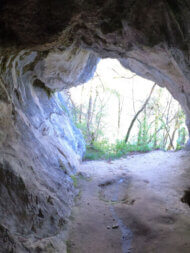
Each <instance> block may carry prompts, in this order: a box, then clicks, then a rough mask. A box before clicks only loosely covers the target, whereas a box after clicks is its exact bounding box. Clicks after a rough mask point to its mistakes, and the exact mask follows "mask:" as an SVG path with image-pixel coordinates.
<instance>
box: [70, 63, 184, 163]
mask: <svg viewBox="0 0 190 253" xmlns="http://www.w3.org/2000/svg"><path fill="white" fill-rule="evenodd" d="M68 94H69V96H68V99H69V101H70V104H71V111H72V115H73V120H74V122H75V124H76V125H77V127H79V128H80V129H81V131H82V132H83V136H84V138H85V141H86V145H87V154H86V155H85V158H84V159H90V157H92V158H93V157H94V159H95V157H97V159H99V157H98V156H99V155H100V156H101V145H102V149H105V150H107V153H108V150H109V148H108V146H107V147H106V143H108V145H109V144H116V143H117V146H116V147H115V148H116V150H117V149H119V146H120V149H121V150H118V155H119V152H121V153H122V152H125V151H124V147H125V146H124V147H122V143H123V145H124V143H125V142H126V143H128V145H129V146H128V148H127V147H126V150H128V151H129V152H132V151H138V150H139V151H148V150H155V149H161V150H176V149H177V150H178V149H180V148H183V147H184V144H185V143H186V141H187V138H188V134H187V130H186V127H185V117H184V113H183V111H182V110H181V109H180V105H179V104H178V102H177V101H175V100H173V99H172V95H171V94H170V93H169V92H168V91H167V89H163V88H161V87H159V86H155V85H154V83H153V82H151V81H148V80H147V79H144V78H142V77H139V76H137V75H136V74H134V73H132V72H131V71H129V70H126V69H125V68H124V67H123V66H122V65H121V64H120V63H119V62H118V61H117V60H114V59H109V58H107V59H101V60H100V61H99V63H98V65H97V68H96V71H95V74H94V76H93V77H92V79H90V80H89V81H88V82H87V83H85V84H82V85H80V86H77V87H74V88H71V89H70V90H69V93H68ZM143 122H144V123H143ZM174 122H175V123H174ZM142 126H144V128H143V127H142ZM177 128H178V130H177ZM141 132H142V133H141ZM164 132H165V133H164ZM182 133H183V134H182ZM141 135H143V136H144V137H143V136H141ZM182 136H183V137H182ZM126 138H127V139H126ZM141 138H142V140H144V141H142V140H141ZM145 139H146V140H145ZM182 139H183V140H182ZM101 143H102V144H101ZM143 143H144V144H143ZM158 143H159V144H158ZM180 143H181V144H180ZM99 148H100V150H99ZM112 148H113V149H114V147H112ZM122 148H123V150H122ZM110 149H111V146H110ZM133 149H134V150H133ZM99 151H100V154H99V155H98V152H99ZM88 152H89V154H88ZM102 152H103V150H102ZM115 152H116V153H117V151H115ZM96 153H97V155H96ZM112 155H114V154H112ZM123 155H124V153H123ZM107 156H108V157H109V158H111V153H110V155H107ZM88 157H89V158H88ZM102 159H103V155H102Z"/></svg>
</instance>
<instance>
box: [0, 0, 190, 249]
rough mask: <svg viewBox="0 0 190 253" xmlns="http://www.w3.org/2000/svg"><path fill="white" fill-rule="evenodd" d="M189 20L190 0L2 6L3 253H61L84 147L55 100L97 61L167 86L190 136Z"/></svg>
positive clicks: (36, 0) (9, 1) (40, 1)
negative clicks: (112, 62) (109, 60)
mask: <svg viewBox="0 0 190 253" xmlns="http://www.w3.org/2000/svg"><path fill="white" fill-rule="evenodd" d="M189 17H190V3H189V2H188V1H187V0H183V1H181V0H141V1H139V0H106V1H100V0H95V1H92V0H83V1H76V0H71V1H64V0H63V1H60V0H54V1H51V0H48V1H47V0H26V1H21V0H16V1H13V0H6V1H5V0H2V1H1V2H0V206H1V210H0V246H1V249H2V252H16V253H17V252H19V253H20V252H64V248H65V245H64V236H65V233H64V228H65V224H66V222H67V217H68V215H69V213H70V208H71V206H72V203H73V198H74V187H73V184H72V179H71V177H70V175H71V174H72V173H74V170H75V168H76V166H77V164H78V162H79V160H80V157H81V156H82V154H83V152H84V143H83V140H82V137H81V134H80V132H79V131H78V130H77V129H76V128H75V127H74V125H73V123H72V122H71V120H70V118H69V113H68V111H67V106H66V103H65V102H64V99H62V98H61V96H60V95H59V94H58V93H57V94H54V92H55V91H60V90H61V89H64V88H68V87H71V86H74V85H79V84H80V83H82V82H85V81H86V80H88V79H89V78H90V77H91V76H92V74H93V72H94V70H95V66H96V64H97V61H98V57H113V58H117V59H118V60H120V62H121V63H122V64H123V65H124V66H125V67H126V68H129V69H130V70H132V71H133V72H135V73H137V74H139V75H141V76H143V77H145V78H148V79H151V80H153V81H155V82H157V83H158V84H159V85H160V86H163V87H167V88H168V90H169V91H170V92H171V93H172V95H173V96H174V97H175V98H176V99H177V100H178V101H179V102H180V104H181V105H182V107H183V109H184V111H185V113H186V116H187V126H188V129H189V130H190V36H189V34H190V32H189V31H190V18H189Z"/></svg>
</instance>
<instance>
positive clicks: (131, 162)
mask: <svg viewBox="0 0 190 253" xmlns="http://www.w3.org/2000/svg"><path fill="white" fill-rule="evenodd" d="M79 171H80V172H79V175H80V176H79V177H78V179H77V183H78V186H79V189H80V192H79V196H78V197H77V200H76V206H75V207H74V209H73V213H72V217H71V222H70V228H69V231H70V232H69V239H68V241H67V244H68V245H67V246H68V253H127V252H131V253H132V252H134V253H135V252H136V253H149V252H155V253H190V207H189V206H188V204H185V203H183V202H182V201H181V198H182V197H183V195H184V191H185V190H186V189H188V187H190V152H186V151H178V152H163V151H154V152H150V153H146V154H138V155H131V156H128V157H127V158H125V159H119V160H115V161H112V162H106V161H92V162H84V163H83V164H81V166H80V168H79ZM81 174H82V176H81Z"/></svg>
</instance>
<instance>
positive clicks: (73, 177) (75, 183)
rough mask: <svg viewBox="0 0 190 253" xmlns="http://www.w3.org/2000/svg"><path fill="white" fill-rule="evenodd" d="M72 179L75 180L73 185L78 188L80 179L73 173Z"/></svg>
mask: <svg viewBox="0 0 190 253" xmlns="http://www.w3.org/2000/svg"><path fill="white" fill-rule="evenodd" d="M71 179H72V180H73V185H74V187H75V188H77V186H78V180H77V177H76V176H75V175H72V176H71Z"/></svg>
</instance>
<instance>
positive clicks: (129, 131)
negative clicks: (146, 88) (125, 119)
mask: <svg viewBox="0 0 190 253" xmlns="http://www.w3.org/2000/svg"><path fill="white" fill-rule="evenodd" d="M155 87H156V83H155V84H154V85H153V86H152V89H151V91H150V94H149V96H148V98H147V99H146V101H145V103H144V104H143V106H142V107H141V108H140V110H138V112H137V113H136V114H135V116H134V117H133V119H132V121H131V124H130V126H129V128H128V131H127V134H126V137H125V143H127V142H128V140H129V136H130V133H131V130H132V128H133V125H134V123H135V121H136V119H137V117H138V116H139V114H140V113H141V112H142V111H143V110H144V108H145V107H146V105H147V104H148V102H149V100H150V98H151V96H152V93H153V91H154V88H155Z"/></svg>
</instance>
